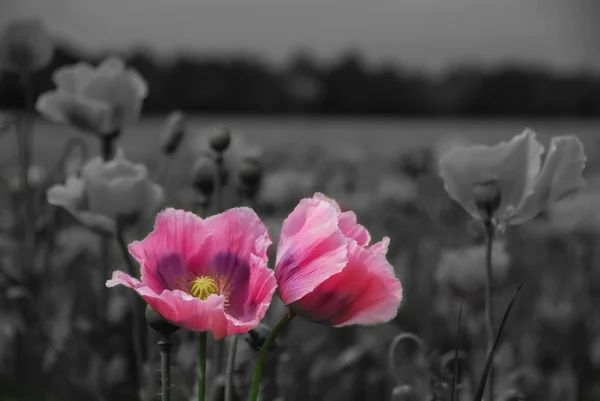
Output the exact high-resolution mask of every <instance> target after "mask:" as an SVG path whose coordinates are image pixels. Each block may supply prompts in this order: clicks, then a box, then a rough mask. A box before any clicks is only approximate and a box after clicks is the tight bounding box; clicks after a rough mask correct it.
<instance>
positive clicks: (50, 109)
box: [36, 58, 148, 134]
mask: <svg viewBox="0 0 600 401" xmlns="http://www.w3.org/2000/svg"><path fill="white" fill-rule="evenodd" d="M52 77H53V80H54V84H55V85H56V89H55V90H54V91H51V92H48V93H45V94H43V95H42V96H40V98H39V99H38V102H37V105H36V108H37V109H38V111H40V113H42V114H43V115H44V116H45V117H47V118H48V119H50V120H52V121H54V122H60V123H64V124H70V125H72V126H74V127H77V128H79V129H81V130H83V131H84V132H91V133H95V134H108V133H111V132H114V131H118V130H121V129H123V128H124V127H126V126H127V125H129V124H131V123H133V122H135V121H136V120H137V119H138V118H139V116H140V112H141V109H142V102H143V100H144V99H145V98H146V96H147V95H148V87H147V84H146V82H145V81H144V79H143V78H142V77H141V75H140V74H139V73H138V72H137V71H135V70H133V69H130V68H125V64H124V62H123V60H121V59H119V58H108V59H106V60H104V61H103V62H102V63H101V64H100V65H99V66H98V67H97V68H93V67H91V66H90V65H88V64H85V63H80V64H76V65H73V66H69V67H63V68H61V69H58V70H57V71H56V72H55V73H54V75H53V76H52Z"/></svg>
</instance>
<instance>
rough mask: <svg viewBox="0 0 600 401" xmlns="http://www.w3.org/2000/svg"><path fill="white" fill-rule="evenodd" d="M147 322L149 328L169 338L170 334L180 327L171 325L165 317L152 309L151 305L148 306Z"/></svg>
mask: <svg viewBox="0 0 600 401" xmlns="http://www.w3.org/2000/svg"><path fill="white" fill-rule="evenodd" d="M145 314H146V322H147V323H148V326H149V327H150V328H151V329H153V330H156V331H158V332H159V333H160V334H162V335H165V336H168V335H169V334H171V333H173V332H175V331H177V330H179V327H177V326H175V325H173V324H171V323H169V322H168V321H167V320H166V319H165V318H164V317H162V316H161V315H159V314H158V313H156V312H155V311H154V309H152V308H151V307H150V305H147V306H146V313H145Z"/></svg>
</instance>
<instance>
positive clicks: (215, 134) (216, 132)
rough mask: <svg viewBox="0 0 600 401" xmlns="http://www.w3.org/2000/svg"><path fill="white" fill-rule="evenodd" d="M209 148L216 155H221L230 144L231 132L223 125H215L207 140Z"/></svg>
mask: <svg viewBox="0 0 600 401" xmlns="http://www.w3.org/2000/svg"><path fill="white" fill-rule="evenodd" d="M208 140H209V143H210V146H211V147H212V148H213V150H214V151H215V152H217V153H223V152H225V151H226V150H227V148H229V144H230V143H231V132H230V131H229V128H227V127H225V126H224V125H217V126H216V127H215V128H214V129H213V131H212V133H211V134H210V137H209V138H208Z"/></svg>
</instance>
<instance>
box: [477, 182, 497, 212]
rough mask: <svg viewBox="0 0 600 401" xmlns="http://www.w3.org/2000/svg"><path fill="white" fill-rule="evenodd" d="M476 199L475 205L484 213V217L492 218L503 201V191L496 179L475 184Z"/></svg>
mask: <svg viewBox="0 0 600 401" xmlns="http://www.w3.org/2000/svg"><path fill="white" fill-rule="evenodd" d="M473 192H474V200H475V206H477V209H479V211H480V212H482V213H483V217H484V219H487V220H489V219H491V218H492V215H493V214H494V212H496V210H498V208H499V207H500V204H501V203H502V191H501V190H500V186H498V183H497V182H496V181H487V182H482V183H480V184H475V188H474V189H473Z"/></svg>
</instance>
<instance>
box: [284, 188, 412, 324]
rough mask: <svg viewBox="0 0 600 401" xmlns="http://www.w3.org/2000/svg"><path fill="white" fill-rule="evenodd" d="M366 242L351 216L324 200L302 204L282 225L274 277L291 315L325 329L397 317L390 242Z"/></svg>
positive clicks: (398, 289)
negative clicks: (370, 244) (292, 313)
mask: <svg viewBox="0 0 600 401" xmlns="http://www.w3.org/2000/svg"><path fill="white" fill-rule="evenodd" d="M370 240H371V236H370V234H369V232H368V231H367V229H366V228H364V227H363V226H361V225H360V224H358V223H357V220H356V215H355V214H354V212H351V211H347V212H343V213H342V211H341V210H340V207H339V205H338V204H337V203H336V202H335V201H333V200H332V199H329V198H327V197H326V196H325V195H323V194H320V193H316V194H315V195H314V196H313V197H312V198H307V199H303V200H301V201H300V204H299V205H298V206H297V207H296V209H294V211H293V212H292V213H291V214H290V215H289V216H288V218H287V219H286V220H285V221H284V223H283V228H282V230H281V236H280V239H279V245H278V248H277V263H276V268H275V277H276V279H277V284H278V286H279V289H278V292H279V296H280V297H281V299H282V300H283V302H284V303H285V304H286V305H287V306H288V307H290V309H292V310H293V311H294V312H295V313H297V314H298V315H300V316H303V317H304V318H306V319H308V320H310V321H312V322H315V323H320V324H325V325H329V326H336V327H341V326H348V325H352V324H363V325H371V324H378V323H384V322H387V321H389V320H391V319H393V318H394V317H396V315H397V313H398V307H399V306H400V301H401V299H402V287H401V285H400V281H399V280H398V279H397V278H396V276H395V274H394V269H393V267H392V266H391V265H390V264H389V262H388V261H387V259H386V254H387V250H388V245H389V242H390V240H389V238H387V237H384V238H383V240H382V241H381V242H378V243H376V244H374V245H372V246H368V245H369V242H370Z"/></svg>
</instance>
